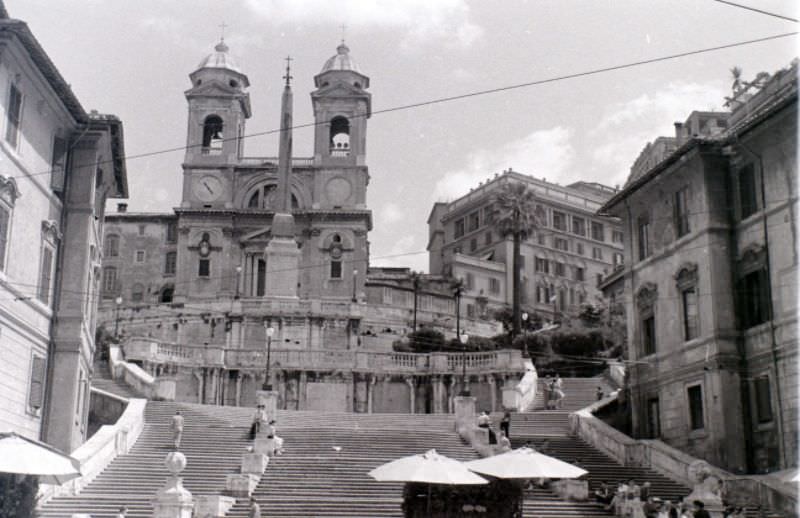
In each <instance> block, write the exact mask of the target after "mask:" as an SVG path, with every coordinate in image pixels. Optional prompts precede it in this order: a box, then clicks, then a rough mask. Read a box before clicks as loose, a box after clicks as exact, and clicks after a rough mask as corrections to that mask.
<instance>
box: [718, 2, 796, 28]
mask: <svg viewBox="0 0 800 518" xmlns="http://www.w3.org/2000/svg"><path fill="white" fill-rule="evenodd" d="M713 1H714V2H719V3H721V4H727V5H731V6H733V7H738V8H740V9H747V10H748V11H754V12H756V13H761V14H766V15H767V16H772V17H775V18H780V19H781V20H788V21H790V22H795V23H798V22H800V20H797V19H796V18H790V17H788V16H783V15H782V14H777V13H771V12H769V11H764V10H763V9H756V8H755V7H750V6H749V5H742V4H737V3H735V2H729V1H728V0H713Z"/></svg>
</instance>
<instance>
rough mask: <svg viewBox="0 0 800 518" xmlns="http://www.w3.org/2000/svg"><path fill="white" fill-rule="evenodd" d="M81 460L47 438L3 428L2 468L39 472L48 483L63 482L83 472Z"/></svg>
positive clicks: (1, 437)
mask: <svg viewBox="0 0 800 518" xmlns="http://www.w3.org/2000/svg"><path fill="white" fill-rule="evenodd" d="M80 468H81V465H80V462H78V461H77V460H75V459H73V458H72V457H70V456H69V455H65V454H63V453H61V452H60V451H58V450H57V449H55V448H54V447H52V446H50V445H48V444H45V443H43V442H39V441H34V440H33V439H28V438H27V437H23V436H21V435H18V434H16V433H14V432H0V472H3V473H17V474H21V475H39V482H41V483H44V484H63V483H64V482H67V481H68V480H72V479H73V478H77V477H80V476H81V469H80Z"/></svg>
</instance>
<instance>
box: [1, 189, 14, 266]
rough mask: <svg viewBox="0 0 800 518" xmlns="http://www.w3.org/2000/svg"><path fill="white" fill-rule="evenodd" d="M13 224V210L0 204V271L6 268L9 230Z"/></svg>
mask: <svg viewBox="0 0 800 518" xmlns="http://www.w3.org/2000/svg"><path fill="white" fill-rule="evenodd" d="M10 224H11V211H9V210H8V209H7V208H5V207H4V206H2V205H0V271H5V269H6V247H7V246H8V231H9V225H10Z"/></svg>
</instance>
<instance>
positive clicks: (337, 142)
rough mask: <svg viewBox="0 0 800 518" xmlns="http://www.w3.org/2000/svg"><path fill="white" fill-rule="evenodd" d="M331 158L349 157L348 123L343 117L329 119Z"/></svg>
mask: <svg viewBox="0 0 800 518" xmlns="http://www.w3.org/2000/svg"><path fill="white" fill-rule="evenodd" d="M330 147H331V156H349V155H350V122H349V121H348V120H347V119H346V118H344V117H334V118H333V119H331V133H330Z"/></svg>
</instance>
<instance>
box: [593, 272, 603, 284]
mask: <svg viewBox="0 0 800 518" xmlns="http://www.w3.org/2000/svg"><path fill="white" fill-rule="evenodd" d="M595 279H597V285H598V286H600V283H601V282H603V274H602V273H598V274H596V275H595Z"/></svg>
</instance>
